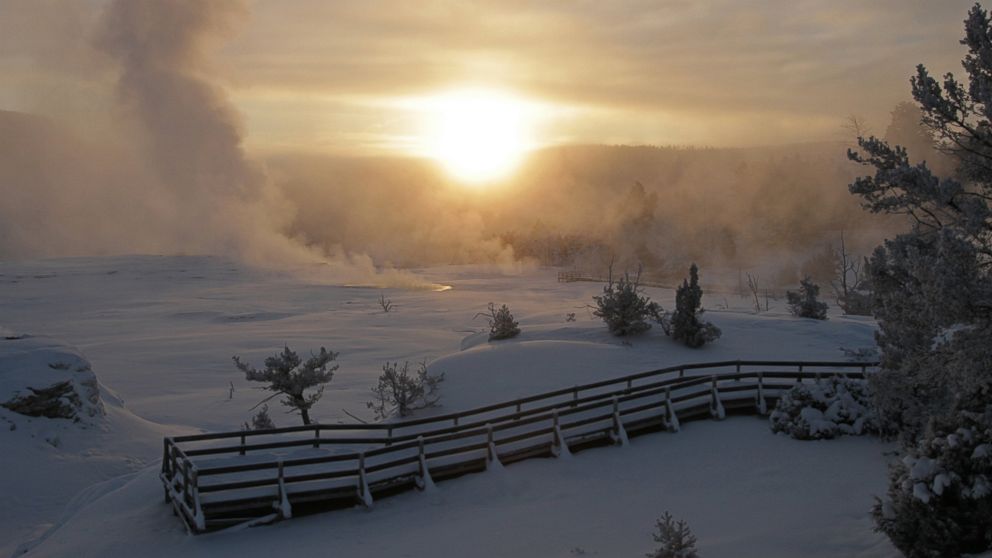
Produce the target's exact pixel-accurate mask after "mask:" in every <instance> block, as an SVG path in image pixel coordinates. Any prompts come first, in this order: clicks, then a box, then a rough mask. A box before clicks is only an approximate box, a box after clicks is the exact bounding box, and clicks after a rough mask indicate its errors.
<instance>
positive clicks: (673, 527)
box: [646, 511, 699, 558]
mask: <svg viewBox="0 0 992 558" xmlns="http://www.w3.org/2000/svg"><path fill="white" fill-rule="evenodd" d="M657 527H658V532H657V533H655V534H654V542H656V543H658V544H660V545H661V546H659V547H658V548H657V549H655V550H654V552H650V553H648V554H646V556H647V557H648V558H699V554H698V551H697V550H696V536H695V535H693V534H692V531H691V530H690V529H689V525H688V524H687V523H686V522H685V521H683V520H681V519H680V520H678V521H675V519H674V518H673V517H672V514H670V513H668V512H667V511H666V512H665V514H664V515H662V516H661V518H660V519H659V520H658V523H657Z"/></svg>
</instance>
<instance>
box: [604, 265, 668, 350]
mask: <svg viewBox="0 0 992 558" xmlns="http://www.w3.org/2000/svg"><path fill="white" fill-rule="evenodd" d="M640 280H641V270H640V269H638V270H637V275H635V276H634V277H633V278H631V276H630V274H628V273H624V274H623V275H622V276H621V277H620V279H619V280H618V281H614V280H613V266H612V265H611V266H610V278H609V281H608V282H607V284H606V286H605V287H603V295H602V296H594V297H593V300H594V301H596V309H595V310H593V312H592V313H593V315H594V316H596V317H599V318H602V319H603V321H604V322H606V327H607V328H608V329H609V330H610V333H612V334H613V335H617V336H625V335H636V334H638V333H644V332H645V331H647V330H649V329H651V324H650V323H648V320H649V319H650V318H655V319H658V318H659V317H660V315H661V307H660V306H658V304H657V303H655V302H651V299H650V298H649V297H647V296H644V295H643V294H641V287H640Z"/></svg>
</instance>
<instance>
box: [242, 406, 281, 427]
mask: <svg viewBox="0 0 992 558" xmlns="http://www.w3.org/2000/svg"><path fill="white" fill-rule="evenodd" d="M241 427H242V428H243V429H245V430H273V429H275V428H276V423H275V422H273V421H272V417H270V416H269V406H268V405H262V408H261V409H259V410H258V412H257V413H255V414H254V415H252V416H251V424H249V423H247V422H246V423H244V424H243V425H241Z"/></svg>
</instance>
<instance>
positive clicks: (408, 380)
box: [366, 362, 444, 419]
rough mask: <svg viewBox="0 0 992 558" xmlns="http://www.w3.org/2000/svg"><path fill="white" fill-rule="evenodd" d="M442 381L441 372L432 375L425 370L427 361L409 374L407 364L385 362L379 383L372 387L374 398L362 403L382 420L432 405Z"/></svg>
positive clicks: (402, 415) (406, 414) (436, 400)
mask: <svg viewBox="0 0 992 558" xmlns="http://www.w3.org/2000/svg"><path fill="white" fill-rule="evenodd" d="M442 381H444V374H438V375H434V376H432V375H431V374H429V373H428V372H427V363H426V362H421V363H420V366H419V368H417V371H416V372H414V373H413V374H411V373H410V363H409V362H404V363H403V366H402V367H400V366H399V363H396V362H392V363H390V362H387V363H386V364H384V365H383V366H382V375H380V376H379V382H378V383H377V384H376V385H375V387H373V388H372V394H373V395H374V396H375V398H374V399H373V400H372V401H369V402H368V403H366V406H367V407H368V408H369V409H372V411H373V412H374V413H375V416H376V418H378V419H383V418H386V417H389V416H391V415H393V414H394V413H395V414H398V415H399V416H401V417H405V416H408V415H409V414H410V413H412V412H413V411H415V410H417V409H424V408H427V407H433V406H434V405H435V404H437V402H438V400H440V398H441V397H440V395H439V394H438V393H437V389H438V384H440V383H441V382H442Z"/></svg>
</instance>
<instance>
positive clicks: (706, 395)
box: [161, 361, 876, 533]
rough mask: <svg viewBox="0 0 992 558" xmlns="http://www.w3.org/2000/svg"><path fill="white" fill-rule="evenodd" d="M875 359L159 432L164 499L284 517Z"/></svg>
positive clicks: (711, 368) (696, 413)
mask: <svg viewBox="0 0 992 558" xmlns="http://www.w3.org/2000/svg"><path fill="white" fill-rule="evenodd" d="M875 365H876V364H875V363H857V362H805V361H723V362H709V363H700V364H687V365H681V366H672V367H667V368H661V369H658V370H651V371H647V372H641V373H638V374H631V375H628V376H623V377H619V378H614V379H610V380H603V381H600V382H594V383H590V384H584V385H579V386H573V387H570V388H564V389H559V390H555V391H550V392H546V393H542V394H539V395H533V396H529V397H522V398H519V399H515V400H513V401H507V402H503V403H496V404H493V405H487V406H484V407H479V408H475V409H470V410H466V411H460V412H456V413H449V414H444V415H440V416H433V417H426V418H422V419H416V420H408V421H403V422H394V423H377V424H317V425H310V426H298V427H290V428H279V429H274V430H263V431H240V432H222V433H215V434H199V435H192V436H177V437H173V438H166V439H165V440H164V448H163V458H162V472H161V479H162V482H163V485H164V487H165V498H166V502H169V503H171V504H172V505H173V507H174V510H175V511H176V513H177V514H178V515H179V516H180V517H181V518H182V519H183V521H184V522H185V523H186V525H187V527H188V528H189V530H190V531H191V532H194V533H199V532H203V531H206V530H210V529H214V528H217V527H223V526H226V525H233V524H238V523H243V522H267V521H272V520H275V519H279V518H288V517H291V516H292V514H293V510H294V508H297V509H299V510H302V511H312V510H316V509H322V508H326V507H333V506H335V505H337V506H341V505H353V504H354V503H355V502H359V503H364V504H365V505H371V504H372V499H373V495H376V496H377V495H379V494H388V493H391V492H395V491H397V490H401V489H404V488H409V487H417V488H423V487H425V486H428V485H430V484H431V483H432V482H433V480H435V479H441V478H447V477H453V476H458V475H461V474H464V473H467V472H472V471H477V470H483V469H485V468H487V467H488V466H490V465H491V464H493V463H494V462H496V461H499V462H500V463H503V464H505V463H511V462H514V461H519V460H522V459H527V458H529V457H537V456H548V455H553V456H557V455H559V454H561V453H562V452H567V451H570V450H574V449H578V448H582V447H586V446H589V445H594V444H600V443H604V442H605V443H626V440H627V436H628V434H637V433H640V432H644V431H650V430H660V429H668V430H678V428H679V423H680V421H686V420H693V419H698V418H703V417H708V416H714V417H718V418H722V417H723V416H724V414H725V413H727V412H737V413H762V414H764V413H765V412H767V411H768V410H769V409H770V408H771V405H773V404H774V402H775V401H776V400H777V398H778V395H779V393H780V392H781V391H782V390H786V389H789V388H791V387H792V386H793V385H795V383H796V382H797V381H798V382H802V381H807V380H813V379H816V378H818V377H820V376H825V375H842V376H845V377H850V378H864V377H865V374H866V373H867V371H868V369H869V368H873V367H874V366H875Z"/></svg>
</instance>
